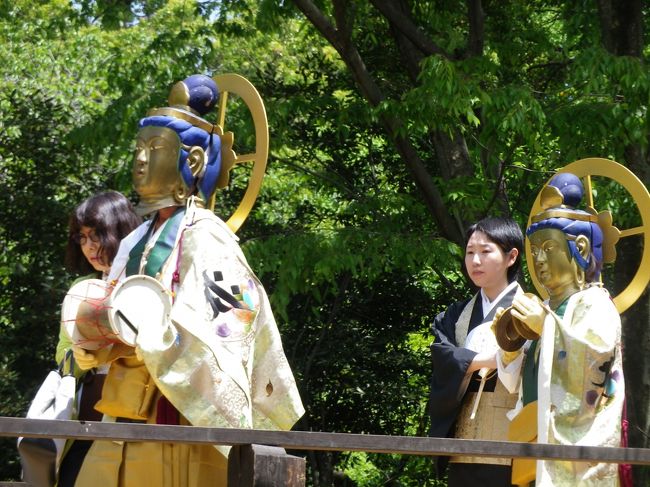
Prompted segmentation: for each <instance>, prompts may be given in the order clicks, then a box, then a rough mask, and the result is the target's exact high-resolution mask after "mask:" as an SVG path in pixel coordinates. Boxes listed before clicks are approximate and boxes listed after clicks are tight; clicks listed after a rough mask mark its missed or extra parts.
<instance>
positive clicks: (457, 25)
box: [0, 0, 650, 486]
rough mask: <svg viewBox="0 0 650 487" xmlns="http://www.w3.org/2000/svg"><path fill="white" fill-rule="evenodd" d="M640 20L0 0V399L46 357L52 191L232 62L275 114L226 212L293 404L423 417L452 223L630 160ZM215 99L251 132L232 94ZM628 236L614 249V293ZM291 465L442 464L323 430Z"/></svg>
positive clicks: (638, 138)
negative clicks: (346, 443)
mask: <svg viewBox="0 0 650 487" xmlns="http://www.w3.org/2000/svg"><path fill="white" fill-rule="evenodd" d="M648 19H649V12H648V7H647V6H646V5H645V2H643V1H641V0H636V1H635V0H628V1H616V2H615V1H613V0H597V1H586V0H576V1H573V2H565V1H559V0H557V1H553V0H546V1H543V0H532V1H528V2H517V1H511V2H501V1H495V0H483V1H482V0H464V1H461V0H445V1H419V0H408V1H407V0H371V1H356V2H347V1H344V0H332V1H328V0H318V1H309V0H294V1H281V0H262V1H257V0H222V1H218V0H201V1H183V0H143V1H131V0H124V1H121V2H115V1H112V0H79V1H73V2H69V1H66V0H51V1H44V0H41V1H39V0H12V1H9V0H0V42H1V44H0V45H1V46H2V49H0V79H1V83H0V189H1V191H0V289H1V290H2V292H1V293H0V337H1V338H0V350H1V352H2V353H0V415H3V416H21V415H24V413H25V411H26V408H27V406H28V404H29V401H30V399H31V398H32V397H33V394H34V392H35V389H36V387H37V386H38V385H39V384H40V382H41V381H42V379H43V377H44V376H45V374H46V372H47V370H48V369H50V368H52V366H53V357H54V346H55V341H56V337H57V333H58V327H59V318H58V314H59V306H60V303H61V301H62V299H63V296H64V294H65V292H66V291H67V289H68V286H69V284H70V282H71V281H72V279H73V278H74V276H72V275H69V274H68V273H66V271H65V269H64V268H63V250H64V246H65V241H66V226H67V218H68V215H69V213H70V211H71V209H72V208H73V207H74V206H75V205H76V204H77V203H78V202H80V201H81V200H82V199H83V198H85V197H87V196H89V195H90V194H92V193H94V192H96V191H99V190H103V189H117V190H121V191H123V192H125V193H126V194H132V191H131V186H130V176H129V165H130V160H131V157H132V150H133V148H134V145H133V141H134V137H135V133H136V123H137V120H138V119H139V118H141V117H142V116H144V115H145V113H146V111H147V110H148V109H149V108H152V107H154V106H162V105H164V104H166V97H167V93H168V90H169V87H170V86H171V85H172V84H173V83H175V82H176V81H178V80H181V79H183V78H185V77H186V76H188V75H190V74H194V73H197V72H200V73H206V74H219V73H226V72H235V73H239V74H241V75H243V76H245V77H247V78H248V79H249V80H250V81H251V82H252V83H253V84H254V85H255V86H256V87H257V89H258V90H259V91H260V93H261V95H262V98H263V99H264V101H265V104H266V109H267V114H268V118H269V126H270V131H271V155H270V160H269V166H268V169H267V176H266V178H265V181H264V185H263V188H262V192H261V195H260V198H259V200H258V202H257V203H256V206H255V208H254V211H253V213H252V214H251V216H250V218H249V220H248V221H247V222H246V223H245V225H244V226H243V228H242V229H241V230H240V232H239V236H240V238H241V242H242V248H243V250H244V252H245V253H246V255H247V257H248V258H249V261H250V263H251V266H252V268H253V269H255V270H256V272H257V273H258V275H259V276H260V278H261V279H262V281H263V282H264V284H265V286H266V288H267V291H268V292H269V294H270V296H271V300H272V304H273V306H274V310H275V313H276V315H277V318H278V321H279V326H280V328H281V332H282V335H283V341H284V345H285V349H286V352H287V356H288V358H289V361H290V362H291V365H292V367H293V370H294V372H295V374H296V377H297V380H298V383H299V388H300V391H301V394H302V397H303V401H304V403H305V406H306V408H307V414H306V415H305V417H304V418H303V419H302V420H301V421H300V422H299V423H298V425H297V426H296V429H300V430H314V431H337V432H351V433H373V434H393V435H420V436H425V435H426V432H427V426H428V418H427V413H426V408H427V396H428V380H429V370H430V362H429V348H428V347H429V344H430V342H431V336H430V332H429V325H430V323H431V321H432V319H433V317H434V316H435V315H436V314H437V313H438V312H440V311H442V310H443V309H444V308H445V307H446V306H447V305H448V304H449V303H450V302H452V301H454V300H457V299H461V298H464V297H466V296H468V295H469V293H470V292H471V289H470V288H469V287H468V283H467V280H466V278H465V276H464V275H463V274H462V272H461V271H460V265H461V259H462V247H461V246H462V242H463V230H464V229H465V228H466V226H467V225H468V224H469V223H471V222H473V221H475V220H477V219H479V218H481V217H483V216H485V215H488V214H507V215H511V216H513V217H514V218H515V219H517V220H518V221H519V222H520V223H521V224H522V226H523V225H525V223H526V220H527V218H528V212H529V209H530V208H531V205H532V202H533V199H534V197H535V195H536V194H537V192H538V190H539V189H540V187H541V186H542V184H543V183H544V182H545V181H546V180H547V179H548V178H549V176H550V175H551V174H552V173H553V171H554V170H555V169H557V168H559V167H562V166H564V165H566V164H567V163H569V162H572V161H574V160H577V159H581V158H585V157H606V158H611V159H615V160H617V161H618V162H620V163H622V164H624V165H626V166H627V167H629V168H630V169H632V170H633V171H634V172H635V173H636V174H637V175H638V176H639V178H641V179H642V181H644V183H646V184H647V183H648V182H650V172H649V169H650V167H649V166H648V162H649V160H648V157H649V156H648V142H649V137H650V130H649V129H650V126H649V120H648V107H649V104H650V70H649V69H648V64H647V62H648V55H649V53H650V46H649V43H648ZM226 123H227V125H228V127H227V128H228V129H231V130H233V131H234V132H235V134H236V135H235V137H236V139H235V141H236V147H235V148H236V150H237V152H238V153H245V152H246V151H247V150H250V149H251V148H252V147H253V145H254V141H253V139H252V130H251V127H250V124H249V123H248V121H247V119H246V112H245V110H243V108H242V107H241V106H239V107H238V106H237V103H234V104H233V105H232V110H231V111H230V112H229V115H228V118H227V122H226ZM245 172H246V170H245V169H241V170H239V172H238V173H237V174H235V175H233V178H232V179H233V181H232V187H231V188H229V189H228V190H226V191H224V192H222V193H220V195H219V197H218V201H217V212H218V213H219V214H220V215H222V216H224V217H227V216H228V215H229V211H231V210H232V209H233V208H234V207H235V205H236V203H237V202H238V198H239V197H240V196H241V194H242V188H243V187H244V185H245V182H246V174H245ZM620 193H621V192H620V191H619V189H616V188H612V187H610V186H608V185H606V184H604V185H603V187H602V189H601V190H600V193H599V200H598V201H599V202H600V203H601V204H602V206H608V207H610V208H611V209H613V210H614V211H615V214H616V215H617V217H618V218H619V221H622V222H623V223H624V224H626V225H628V227H629V226H632V225H635V224H638V215H636V214H635V213H634V211H633V210H632V209H631V205H630V201H629V198H626V197H625V195H621V194H620ZM599 209H602V208H599ZM615 223H616V220H615ZM642 244H643V239H637V240H634V239H628V241H626V242H624V244H623V245H622V246H621V248H620V249H619V259H618V261H617V263H616V266H615V267H614V268H612V269H609V271H610V272H609V274H608V284H609V285H610V287H612V288H613V289H614V291H615V292H616V291H617V290H618V289H621V288H622V287H624V285H625V283H626V282H627V281H629V278H630V276H631V275H632V274H633V273H634V271H635V270H636V267H637V265H638V252H639V248H640V246H641V245H642ZM626 280H627V281H626ZM648 306H649V301H648V296H647V293H645V294H644V295H643V296H642V297H641V299H640V300H639V301H638V302H637V304H636V305H635V306H634V307H633V308H631V309H630V310H628V311H627V312H626V313H625V314H624V316H623V322H624V334H625V336H624V341H625V344H624V345H625V357H624V359H625V366H626V371H628V373H627V390H628V408H629V410H628V414H629V416H630V421H631V429H630V435H631V436H630V442H631V445H632V446H637V447H647V446H648V443H649V442H648V434H649V433H650V418H649V409H648V404H649V402H650V397H649V396H650V361H648V360H647V359H646V356H647V353H646V351H647V350H649V349H650V343H649V336H648V332H649V326H648V325H649V324H650V320H649V313H648ZM631 364H634V368H633V369H632V365H631ZM631 370H633V371H634V372H635V373H634V374H632V373H630V371H631ZM0 451H1V454H0V459H1V461H0V479H2V480H8V479H12V478H13V479H15V478H17V477H18V475H19V466H18V463H17V459H16V456H15V450H14V440H13V439H4V440H1V441H0ZM308 470H309V472H308V475H309V485H313V486H329V485H350V486H379V485H391V486H427V485H436V482H435V481H434V480H433V477H434V476H433V468H432V463H431V461H430V460H429V459H427V458H419V457H401V456H391V455H366V454H363V453H349V454H339V453H330V452H320V453H313V454H310V455H308ZM636 475H637V476H636V479H637V484H638V485H647V482H646V481H647V480H648V473H647V472H646V471H645V470H638V471H637V472H636Z"/></svg>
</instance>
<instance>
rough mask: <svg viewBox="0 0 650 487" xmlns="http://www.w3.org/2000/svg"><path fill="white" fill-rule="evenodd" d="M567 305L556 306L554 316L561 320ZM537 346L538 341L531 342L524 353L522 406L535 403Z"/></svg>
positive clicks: (537, 366)
mask: <svg viewBox="0 0 650 487" xmlns="http://www.w3.org/2000/svg"><path fill="white" fill-rule="evenodd" d="M568 304H569V300H568V299H566V300H564V302H563V303H562V304H560V306H558V307H557V309H556V310H555V314H556V315H558V316H559V317H560V318H562V317H563V316H564V312H565V311H566V307H567V305H568ZM538 346H539V339H537V340H533V343H532V344H531V345H530V347H529V348H528V350H527V351H526V360H525V362H524V371H523V374H522V380H521V387H522V399H523V402H524V406H525V405H526V404H529V403H531V402H534V401H537V377H538V372H539V363H538V358H539V354H538V353H537V347H538Z"/></svg>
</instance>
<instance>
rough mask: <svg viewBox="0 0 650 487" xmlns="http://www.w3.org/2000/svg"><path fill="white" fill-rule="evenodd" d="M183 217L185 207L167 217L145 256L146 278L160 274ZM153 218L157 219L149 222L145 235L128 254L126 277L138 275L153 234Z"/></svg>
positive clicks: (172, 246)
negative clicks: (143, 255) (156, 238)
mask: <svg viewBox="0 0 650 487" xmlns="http://www.w3.org/2000/svg"><path fill="white" fill-rule="evenodd" d="M183 216H185V207H179V208H178V209H177V210H176V211H175V212H174V214H173V215H172V216H171V217H169V220H167V221H166V222H165V223H164V225H165V227H164V228H163V230H162V232H160V236H159V237H158V240H156V243H155V245H154V246H153V248H152V249H151V252H149V255H148V256H147V263H146V264H145V266H144V274H146V275H147V276H151V277H156V274H158V273H159V272H160V269H162V266H163V264H164V263H165V262H166V261H167V259H168V258H169V256H170V254H171V253H172V250H173V249H174V244H175V243H176V235H178V229H179V227H180V225H181V221H183ZM155 218H158V215H156V216H155V217H154V221H153V222H151V225H150V226H149V230H148V231H147V233H146V234H145V235H144V236H143V237H142V238H141V239H140V241H139V242H138V243H137V244H135V246H134V247H133V248H132V249H131V252H129V261H128V262H127V264H126V275H127V277H128V276H133V275H136V274H139V273H140V262H141V261H142V254H143V253H144V249H145V247H146V245H147V242H148V241H149V238H150V237H151V234H152V233H153V228H154V226H155V224H156V221H155Z"/></svg>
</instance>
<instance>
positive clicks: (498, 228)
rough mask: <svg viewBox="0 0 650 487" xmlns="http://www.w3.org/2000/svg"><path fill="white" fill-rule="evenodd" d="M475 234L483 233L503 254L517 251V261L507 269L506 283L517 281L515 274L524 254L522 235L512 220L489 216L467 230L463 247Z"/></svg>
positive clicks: (517, 225)
mask: <svg viewBox="0 0 650 487" xmlns="http://www.w3.org/2000/svg"><path fill="white" fill-rule="evenodd" d="M475 232H481V233H484V234H485V235H486V236H487V238H488V239H490V241H491V242H494V243H495V244H497V245H498V246H499V248H500V249H501V250H502V251H503V252H504V253H506V254H507V253H509V252H510V251H511V250H512V249H517V250H518V251H519V252H518V254H517V259H516V260H515V262H514V263H513V264H512V265H511V266H510V267H508V282H512V281H514V280H515V279H517V274H518V273H519V269H520V268H521V259H522V255H523V253H524V234H523V233H522V231H521V228H520V227H519V224H517V222H516V221H514V220H513V219H512V218H505V217H498V216H489V217H487V218H483V219H482V220H480V221H478V222H476V223H475V224H474V225H472V226H471V227H469V228H468V229H467V232H466V233H465V247H467V242H469V239H470V238H471V236H472V235H473V234H474V233H475Z"/></svg>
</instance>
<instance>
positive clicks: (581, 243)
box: [576, 235, 591, 260]
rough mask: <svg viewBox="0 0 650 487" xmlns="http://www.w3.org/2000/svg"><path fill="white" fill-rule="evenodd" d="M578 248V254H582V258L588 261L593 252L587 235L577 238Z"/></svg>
mask: <svg viewBox="0 0 650 487" xmlns="http://www.w3.org/2000/svg"><path fill="white" fill-rule="evenodd" d="M576 248H577V249H578V252H580V255H581V256H582V258H583V259H585V260H587V258H588V257H589V252H590V251H591V242H589V238H587V237H586V236H585V235H578V236H577V237H576Z"/></svg>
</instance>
